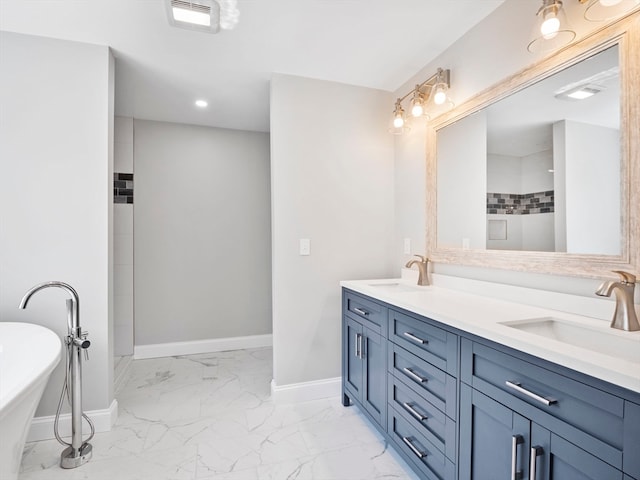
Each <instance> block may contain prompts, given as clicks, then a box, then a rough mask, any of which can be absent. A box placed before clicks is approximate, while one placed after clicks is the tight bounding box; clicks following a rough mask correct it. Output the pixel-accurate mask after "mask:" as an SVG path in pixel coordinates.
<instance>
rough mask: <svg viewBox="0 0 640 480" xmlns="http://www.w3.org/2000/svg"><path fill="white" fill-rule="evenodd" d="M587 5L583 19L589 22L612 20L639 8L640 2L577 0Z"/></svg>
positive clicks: (632, 0) (639, 0)
mask: <svg viewBox="0 0 640 480" xmlns="http://www.w3.org/2000/svg"><path fill="white" fill-rule="evenodd" d="M578 1H579V2H580V3H587V8H586V10H585V11H584V18H585V19H586V20H589V21H590V22H604V21H606V20H613V19H614V18H618V17H621V16H623V15H625V14H627V13H630V12H631V11H633V9H634V8H637V7H639V6H640V0H578Z"/></svg>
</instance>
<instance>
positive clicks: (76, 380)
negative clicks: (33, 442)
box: [20, 282, 95, 468]
mask: <svg viewBox="0 0 640 480" xmlns="http://www.w3.org/2000/svg"><path fill="white" fill-rule="evenodd" d="M49 287H56V288H61V289H62V290H65V291H66V292H67V293H68V294H69V295H71V298H69V299H67V300H66V305H67V336H66V337H65V345H66V346H67V361H66V366H67V368H66V372H65V381H64V385H63V387H62V392H61V394H60V401H59V402H58V409H57V411H56V419H55V422H54V424H53V427H54V428H53V430H54V433H55V436H56V438H57V439H58V441H59V442H60V443H61V444H63V445H67V448H65V449H64V450H63V451H62V454H61V458H60V466H61V467H62V468H76V467H79V466H80V465H84V464H85V463H86V462H88V461H89V460H90V459H91V455H92V453H93V448H92V446H91V444H90V443H89V440H91V439H92V438H93V435H94V433H95V428H94V426H93V423H92V422H91V420H90V419H89V417H87V416H86V415H85V414H84V413H83V412H82V358H81V357H80V352H81V351H83V352H84V354H85V360H88V351H87V349H88V348H89V346H90V345H91V342H90V341H89V340H87V335H88V333H87V332H83V331H82V328H81V327H80V299H79V297H78V292H76V290H75V289H74V288H73V287H72V286H71V285H69V284H67V283H64V282H45V283H41V284H39V285H36V286H34V287H33V288H31V289H30V290H29V291H28V292H27V293H25V295H24V297H22V301H21V302H20V308H21V309H25V308H26V307H27V304H28V303H29V299H30V298H31V296H32V295H33V294H34V293H36V292H39V291H40V290H43V289H45V288H49ZM65 393H66V394H67V395H66V396H67V400H68V402H69V403H70V405H71V443H67V442H65V441H64V440H62V438H61V437H60V435H59V434H58V419H59V418H60V411H61V410H62V400H63V398H64V397H65ZM83 417H84V419H85V420H86V421H87V423H88V424H89V427H90V428H91V434H90V435H89V438H87V439H86V440H85V441H83V440H82V418H83Z"/></svg>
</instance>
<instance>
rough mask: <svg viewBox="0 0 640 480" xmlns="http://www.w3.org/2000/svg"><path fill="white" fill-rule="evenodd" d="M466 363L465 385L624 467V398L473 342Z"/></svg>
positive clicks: (468, 344) (465, 354) (464, 350)
mask: <svg viewBox="0 0 640 480" xmlns="http://www.w3.org/2000/svg"><path fill="white" fill-rule="evenodd" d="M461 361H462V365H461V377H462V378H461V379H462V381H463V382H465V383H467V384H469V385H471V386H473V388H475V389H477V390H479V391H481V392H483V393H485V394H487V395H489V396H490V397H493V398H495V399H496V400H498V401H499V402H501V403H503V404H504V405H507V406H509V407H510V408H513V409H514V410H517V411H518V412H520V413H521V414H523V415H525V416H526V417H528V418H530V419H532V420H533V421H535V422H538V423H540V424H541V425H543V426H544V427H545V428H548V429H550V430H551V431H554V432H556V433H558V434H559V435H560V436H562V437H564V438H566V439H567V440H569V441H570V442H572V443H574V444H576V445H578V446H579V447H580V448H583V449H584V450H586V451H588V452H590V453H592V454H594V455H596V456H597V457H599V458H601V459H603V460H605V461H606V462H607V463H609V464H611V465H613V466H614V467H616V468H619V469H621V468H622V448H623V413H624V401H623V400H622V399H621V398H618V397H616V396H614V395H611V394H609V393H606V392H604V391H602V390H599V389H597V388H594V387H591V386H589V385H586V384H584V383H581V382H578V381H576V380H573V379H571V378H569V377H566V376H564V375H561V374H558V373H556V372H552V371H550V370H547V369H545V368H542V367H539V366H536V365H534V364H532V363H530V362H527V361H525V360H523V359H521V358H517V357H514V356H511V355H508V354H506V353H503V352H500V351H498V350H495V349H493V348H490V347H487V346H485V345H482V344H479V343H476V342H471V341H469V340H463V342H462V360H461ZM507 382H509V384H511V385H509V384H508V383H507Z"/></svg>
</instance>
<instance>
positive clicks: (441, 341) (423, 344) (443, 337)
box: [389, 310, 458, 375]
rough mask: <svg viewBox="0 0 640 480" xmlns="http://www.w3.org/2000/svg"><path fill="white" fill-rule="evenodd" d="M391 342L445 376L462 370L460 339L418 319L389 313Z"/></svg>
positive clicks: (397, 313) (394, 312)
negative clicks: (460, 364)
mask: <svg viewBox="0 0 640 480" xmlns="http://www.w3.org/2000/svg"><path fill="white" fill-rule="evenodd" d="M389 339H390V340H391V341H392V342H394V343H396V344H398V345H400V346H401V347H403V348H405V349H406V350H409V351H410V352H412V353H414V354H416V355H418V356H419V357H420V358H423V359H424V360H426V361H428V362H429V363H431V364H433V365H435V366H436V367H438V368H439V369H441V370H444V371H445V372H447V373H449V374H451V375H455V374H456V372H457V368H458V336H457V335H455V334H453V333H449V332H447V331H446V330H443V329H441V328H438V327H436V326H434V325H430V324H429V323H426V322H424V321H422V320H420V319H418V318H414V317H412V316H410V315H405V314H404V313H400V312H396V311H395V310H389Z"/></svg>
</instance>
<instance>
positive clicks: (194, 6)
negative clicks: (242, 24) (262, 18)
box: [166, 0, 240, 33]
mask: <svg viewBox="0 0 640 480" xmlns="http://www.w3.org/2000/svg"><path fill="white" fill-rule="evenodd" d="M166 6H167V16H168V19H169V23H170V24H171V25H173V26H174V27H179V28H186V29H188V30H195V31H200V32H205V33H218V32H219V31H220V28H223V29H225V30H230V29H232V28H234V27H235V26H236V24H237V23H238V18H239V16H240V12H239V11H238V7H237V0H219V1H216V0H197V1H194V2H189V1H186V0H166Z"/></svg>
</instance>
